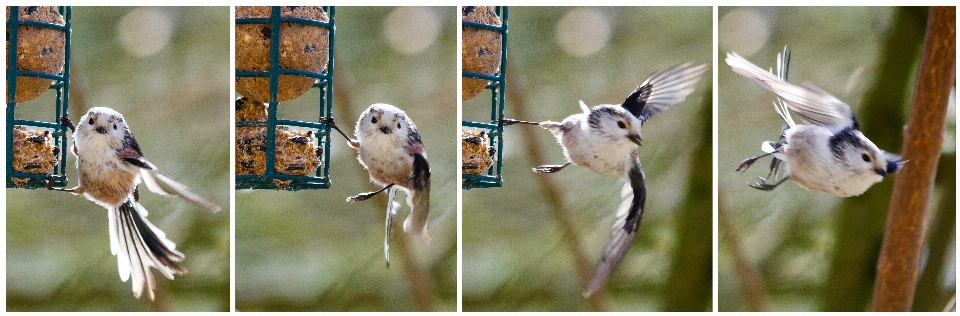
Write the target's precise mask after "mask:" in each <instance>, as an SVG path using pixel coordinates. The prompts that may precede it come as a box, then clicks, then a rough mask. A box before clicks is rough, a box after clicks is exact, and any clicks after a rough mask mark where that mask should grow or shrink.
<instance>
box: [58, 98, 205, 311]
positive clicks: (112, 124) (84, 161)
mask: <svg viewBox="0 0 960 316" xmlns="http://www.w3.org/2000/svg"><path fill="white" fill-rule="evenodd" d="M61 121H62V122H63V123H64V124H65V125H66V126H67V127H68V128H70V130H72V131H73V141H74V143H73V154H74V156H76V157H77V171H78V174H79V179H78V184H77V186H76V187H74V188H72V189H62V188H54V187H53V185H52V180H53V178H52V176H50V175H47V181H46V187H47V189H49V190H55V191H65V192H71V193H73V194H76V195H83V196H84V197H86V198H87V199H88V200H90V201H93V202H95V203H97V204H99V205H101V206H103V207H105V208H106V209H107V214H108V219H109V232H110V252H111V253H112V254H113V255H115V256H117V266H118V268H119V272H120V279H121V280H122V281H123V282H126V281H127V279H129V278H130V277H131V276H132V279H133V280H132V282H131V284H132V287H133V295H134V296H135V297H137V298H140V296H141V295H142V294H143V289H144V285H146V289H147V291H148V293H149V297H150V300H154V298H155V295H154V289H155V288H156V281H155V280H154V277H153V273H152V272H150V267H153V268H154V269H156V270H157V271H159V272H160V273H161V274H163V276H165V277H167V278H168V279H171V280H172V279H173V275H174V274H184V273H186V272H187V270H186V269H185V268H183V267H181V266H180V265H179V264H177V262H180V261H182V260H183V258H184V255H183V254H182V253H180V252H178V251H177V250H176V244H175V243H174V242H173V241H170V240H169V239H167V237H166V234H164V233H163V231H161V230H160V229H159V228H157V227H156V226H154V225H153V224H152V223H150V222H149V221H148V220H147V209H146V208H144V207H143V205H141V204H140V196H139V192H138V189H137V188H138V185H139V183H140V181H141V180H143V182H144V183H146V185H147V188H148V189H149V190H150V191H153V192H155V193H158V194H161V195H165V196H180V197H182V198H183V199H185V200H187V201H190V202H192V203H194V204H196V205H197V206H199V207H200V208H203V209H205V210H207V211H210V212H217V211H219V210H220V207H219V206H217V205H216V204H214V203H212V202H210V201H208V200H206V199H204V198H203V197H201V196H199V195H197V194H196V193H193V192H192V191H190V189H189V188H187V186H185V185H183V184H181V183H179V182H176V181H174V180H173V179H171V178H170V177H168V176H166V175H164V174H163V173H160V171H159V170H157V167H156V166H155V165H153V163H151V162H150V161H149V160H147V158H146V157H145V156H144V154H143V151H141V149H140V145H139V144H138V143H137V140H136V139H135V138H134V137H133V133H132V132H131V131H130V127H129V125H128V124H127V121H126V120H124V118H123V115H122V114H120V113H119V112H117V111H115V110H113V109H111V108H107V107H94V108H91V109H89V110H88V111H87V113H86V114H84V115H83V116H82V117H81V118H80V124H79V125H74V124H73V122H71V121H70V120H69V119H68V118H65V117H64V118H62V119H61Z"/></svg>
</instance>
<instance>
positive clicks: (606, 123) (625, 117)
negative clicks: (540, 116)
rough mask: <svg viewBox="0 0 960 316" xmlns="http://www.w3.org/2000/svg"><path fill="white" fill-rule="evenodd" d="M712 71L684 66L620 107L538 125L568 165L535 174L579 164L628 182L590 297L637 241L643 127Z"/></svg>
mask: <svg viewBox="0 0 960 316" xmlns="http://www.w3.org/2000/svg"><path fill="white" fill-rule="evenodd" d="M706 71H707V65H706V64H699V65H697V64H694V63H692V62H689V63H684V64H680V65H676V66H673V67H670V68H668V69H666V70H663V71H660V72H656V73H654V74H653V75H651V76H650V77H648V78H647V79H646V80H644V81H643V83H642V84H640V86H638V87H637V88H636V89H634V91H633V92H631V93H630V95H628V96H627V98H626V99H625V100H624V101H623V103H621V104H619V105H613V104H602V105H598V106H595V107H593V108H592V109H591V108H588V107H587V106H586V104H584V103H583V101H580V107H581V109H582V110H583V113H578V114H574V115H571V116H569V117H567V118H566V119H564V120H563V121H562V122H559V123H558V122H552V121H545V122H540V123H539V124H538V125H540V127H543V128H545V129H547V130H549V131H550V132H551V133H553V135H554V136H555V137H556V138H557V140H558V142H559V143H560V145H561V146H562V147H563V152H564V156H566V158H567V162H566V163H565V164H562V165H544V166H539V167H536V168H534V169H533V170H534V171H535V172H539V173H552V172H557V171H559V170H561V169H563V168H564V167H566V166H568V165H570V164H574V165H578V166H583V167H587V168H588V169H590V170H592V171H594V172H596V173H599V174H602V175H605V176H608V177H613V178H618V179H623V180H625V181H627V184H626V186H627V187H628V189H625V190H626V191H627V192H628V193H630V194H628V195H627V196H625V197H624V198H625V201H624V204H623V206H622V207H621V210H620V211H619V212H618V218H619V220H618V221H617V224H616V226H615V227H614V231H613V233H612V234H611V239H610V242H608V244H607V246H606V247H605V248H604V251H603V255H602V260H601V263H600V265H599V266H598V267H597V269H596V270H595V272H594V276H593V279H592V280H591V281H590V283H589V285H588V286H587V289H586V290H585V291H584V295H585V296H590V295H592V294H593V293H595V292H596V291H597V290H599V289H600V288H601V287H603V285H604V284H606V282H607V280H608V278H609V277H610V274H611V273H612V272H613V270H614V269H616V267H617V266H618V265H619V264H620V261H621V260H622V259H623V257H624V255H626V252H627V250H629V249H630V245H631V244H632V243H633V240H634V239H635V237H636V233H637V230H638V229H639V227H640V218H641V216H642V214H643V208H644V202H645V200H646V185H645V182H644V175H643V168H642V167H641V165H640V161H639V158H638V156H637V148H638V146H639V145H640V142H641V139H642V133H641V127H642V125H643V124H644V123H645V122H646V121H647V120H649V119H650V118H651V117H653V116H654V115H656V114H657V113H660V112H661V111H664V110H667V109H669V108H670V107H671V106H673V105H675V104H677V103H680V102H683V101H684V100H685V99H686V97H687V96H688V95H690V94H691V93H693V91H694V88H695V86H696V83H697V82H698V81H699V80H700V78H701V76H703V74H704V73H705V72H706Z"/></svg>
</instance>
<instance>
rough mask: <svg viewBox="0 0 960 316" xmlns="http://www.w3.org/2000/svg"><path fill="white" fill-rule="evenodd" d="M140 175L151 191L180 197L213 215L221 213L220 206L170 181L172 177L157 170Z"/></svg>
mask: <svg viewBox="0 0 960 316" xmlns="http://www.w3.org/2000/svg"><path fill="white" fill-rule="evenodd" d="M140 175H141V176H143V183H146V184H147V188H148V189H150V191H153V192H155V193H157V194H162V195H166V196H180V197H182V198H183V199H185V200H187V201H190V202H193V204H196V205H197V206H199V207H201V208H203V209H205V210H208V211H210V212H211V213H216V212H218V211H220V206H218V205H216V204H213V202H210V201H207V199H204V198H203V197H202V196H200V195H198V194H196V193H193V191H190V188H188V187H187V186H185V185H183V184H181V183H180V182H177V181H174V180H173V179H170V177H167V176H166V175H164V174H162V173H160V171H157V169H140Z"/></svg>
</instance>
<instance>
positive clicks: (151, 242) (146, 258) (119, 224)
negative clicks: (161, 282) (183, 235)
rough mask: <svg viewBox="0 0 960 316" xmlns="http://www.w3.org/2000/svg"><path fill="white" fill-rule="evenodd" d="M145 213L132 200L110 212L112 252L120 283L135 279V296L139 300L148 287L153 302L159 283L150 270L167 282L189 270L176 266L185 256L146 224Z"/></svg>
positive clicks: (156, 230) (163, 236)
mask: <svg viewBox="0 0 960 316" xmlns="http://www.w3.org/2000/svg"><path fill="white" fill-rule="evenodd" d="M145 213H146V210H145V209H143V206H141V205H140V203H138V202H136V201H134V199H133V197H132V196H131V197H128V198H127V200H126V201H124V203H123V204H121V205H120V206H119V207H111V208H110V210H109V217H110V221H109V222H110V250H111V252H113V254H114V255H116V256H117V265H118V268H119V271H120V279H121V280H123V281H124V282H126V281H127V279H128V278H129V277H130V276H131V275H132V276H133V280H132V281H131V284H132V286H133V295H134V296H136V297H137V298H139V297H140V295H141V294H143V288H144V284H146V287H147V291H148V293H149V297H150V300H153V299H154V293H153V291H154V289H155V288H156V282H155V281H154V278H153V274H152V273H150V267H154V268H155V269H157V270H158V271H160V273H161V274H163V275H164V276H166V277H167V278H168V279H173V275H174V274H183V273H186V272H187V270H186V269H184V268H183V267H181V266H180V265H178V264H177V262H179V261H181V260H183V254H182V253H180V252H178V251H177V250H176V246H177V245H176V244H174V243H173V242H172V241H170V240H169V239H167V237H166V234H164V233H163V231H161V230H160V229H159V228H157V227H156V226H153V224H151V223H150V222H149V221H147V218H146V217H144V215H143V214H145Z"/></svg>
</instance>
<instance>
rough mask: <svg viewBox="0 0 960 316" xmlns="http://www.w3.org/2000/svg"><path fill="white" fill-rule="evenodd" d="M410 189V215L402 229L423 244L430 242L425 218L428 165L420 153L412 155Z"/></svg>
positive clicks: (428, 213)
mask: <svg viewBox="0 0 960 316" xmlns="http://www.w3.org/2000/svg"><path fill="white" fill-rule="evenodd" d="M410 183H411V185H410V187H411V190H409V191H408V192H407V205H409V206H410V215H409V216H407V219H406V220H405V221H404V222H403V231H405V232H407V233H408V234H411V235H413V236H414V237H416V238H417V240H419V241H420V242H421V243H423V244H429V243H430V234H428V233H427V218H428V217H429V215H430V165H429V164H427V159H426V158H425V157H423V155H420V154H414V155H413V174H412V175H411V176H410Z"/></svg>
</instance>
